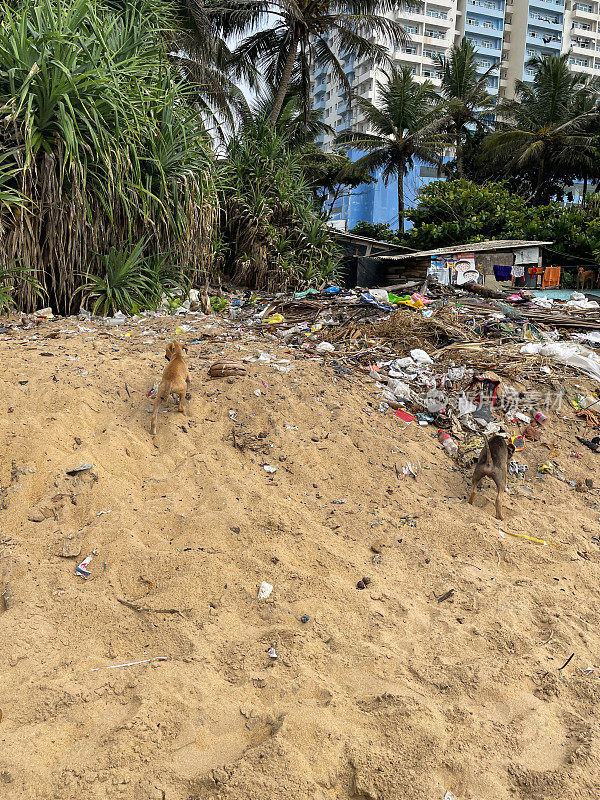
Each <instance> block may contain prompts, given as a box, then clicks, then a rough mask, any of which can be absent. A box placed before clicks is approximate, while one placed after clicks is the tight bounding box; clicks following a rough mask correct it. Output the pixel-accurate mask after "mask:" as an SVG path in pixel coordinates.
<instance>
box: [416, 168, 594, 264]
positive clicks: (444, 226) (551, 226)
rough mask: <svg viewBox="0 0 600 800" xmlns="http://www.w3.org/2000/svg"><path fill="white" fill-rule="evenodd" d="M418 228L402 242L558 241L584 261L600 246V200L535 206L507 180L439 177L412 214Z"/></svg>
mask: <svg viewBox="0 0 600 800" xmlns="http://www.w3.org/2000/svg"><path fill="white" fill-rule="evenodd" d="M408 217H409V219H410V220H411V221H412V222H413V224H414V227H413V228H412V230H410V231H409V232H408V233H407V234H406V235H405V236H404V239H403V243H404V244H406V245H408V246H410V247H414V248H416V249H419V250H427V249H432V248H435V247H445V246H448V245H452V244H457V245H458V244H465V243H468V242H478V241H485V240H488V239H521V240H528V241H547V242H554V247H555V249H556V250H557V251H560V252H564V253H565V254H568V255H573V256H578V257H580V258H582V259H588V260H589V259H592V258H594V252H595V251H596V250H598V249H599V248H600V204H599V203H596V202H592V203H590V204H589V206H588V207H587V208H584V207H582V206H570V207H565V206H563V205H562V204H560V203H548V204H546V205H538V206H536V205H533V204H532V203H530V202H529V201H528V200H527V199H526V198H525V197H522V196H520V195H517V194H514V193H512V192H511V191H510V190H509V189H508V188H507V186H506V184H504V183H489V184H485V185H483V186H481V185H478V184H477V183H474V182H473V181H468V180H465V179H463V180H455V181H446V182H444V181H435V182H433V183H431V184H429V186H426V187H424V188H423V189H422V190H421V192H420V194H419V202H418V205H417V207H416V208H415V209H414V210H412V211H411V212H410V213H409V214H408Z"/></svg>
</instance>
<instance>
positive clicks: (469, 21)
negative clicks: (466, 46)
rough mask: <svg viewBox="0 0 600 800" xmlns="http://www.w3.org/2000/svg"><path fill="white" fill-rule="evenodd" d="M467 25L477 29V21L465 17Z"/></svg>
mask: <svg viewBox="0 0 600 800" xmlns="http://www.w3.org/2000/svg"><path fill="white" fill-rule="evenodd" d="M467 25H474V26H475V27H476V28H478V27H479V20H478V19H476V18H475V17H467Z"/></svg>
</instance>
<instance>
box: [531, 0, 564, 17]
mask: <svg viewBox="0 0 600 800" xmlns="http://www.w3.org/2000/svg"><path fill="white" fill-rule="evenodd" d="M529 8H530V9H532V8H535V9H536V10H537V11H540V12H542V13H545V14H547V13H548V12H549V11H550V12H551V11H557V12H558V13H559V14H563V13H564V11H565V4H564V3H555V2H554V1H553V0H530V3H529Z"/></svg>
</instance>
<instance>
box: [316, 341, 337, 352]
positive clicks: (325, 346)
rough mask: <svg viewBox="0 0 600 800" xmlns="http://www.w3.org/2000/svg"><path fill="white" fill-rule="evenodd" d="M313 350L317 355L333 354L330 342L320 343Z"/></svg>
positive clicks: (333, 348)
mask: <svg viewBox="0 0 600 800" xmlns="http://www.w3.org/2000/svg"><path fill="white" fill-rule="evenodd" d="M315 350H316V351H317V353H333V351H334V350H335V347H334V346H333V345H332V344H331V342H320V344H318V345H317V346H316V347H315Z"/></svg>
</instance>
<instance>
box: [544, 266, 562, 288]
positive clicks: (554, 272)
mask: <svg viewBox="0 0 600 800" xmlns="http://www.w3.org/2000/svg"><path fill="white" fill-rule="evenodd" d="M559 285H560V267H546V269H545V270H544V277H543V278H542V289H548V288H549V287H552V286H559Z"/></svg>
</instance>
